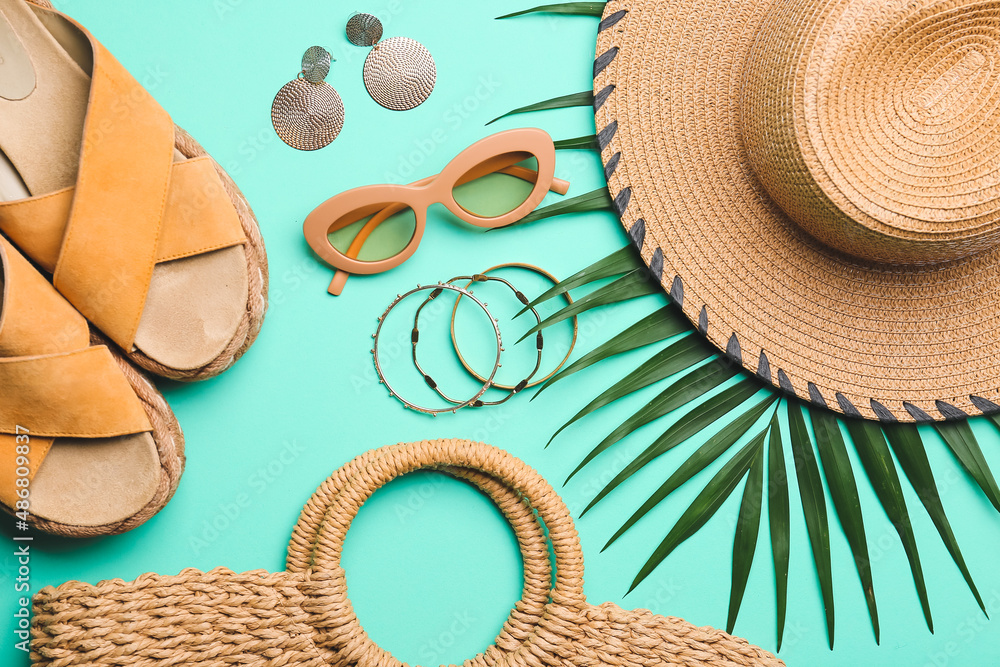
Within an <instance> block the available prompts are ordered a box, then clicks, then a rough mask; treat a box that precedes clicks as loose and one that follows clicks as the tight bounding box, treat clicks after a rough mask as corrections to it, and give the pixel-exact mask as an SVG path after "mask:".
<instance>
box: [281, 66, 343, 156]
mask: <svg viewBox="0 0 1000 667" xmlns="http://www.w3.org/2000/svg"><path fill="white" fill-rule="evenodd" d="M332 60H333V58H332V57H331V56H330V53H329V52H328V51H327V50H326V49H324V48H323V47H321V46H311V47H309V48H308V49H307V50H306V52H305V54H303V56H302V70H301V71H300V72H299V74H298V76H297V77H295V78H294V79H292V80H291V81H289V82H288V83H286V84H285V85H284V86H282V88H281V90H279V91H278V94H277V95H275V97H274V102H273V103H272V104H271V124H272V125H274V131H275V132H277V133H278V137H280V138H281V140H282V141H284V142H285V143H286V144H288V145H289V146H291V147H292V148H297V149H298V150H300V151H314V150H316V149H319V148H323V147H324V146H327V145H329V144H330V142H332V141H333V140H334V139H336V138H337V135H338V134H340V130H341V129H342V128H343V127H344V102H343V100H341V99H340V95H339V94H338V93H337V91H336V90H334V88H333V86H331V85H330V84H328V83H326V81H325V79H326V75H327V74H329V73H330V63H331V62H332Z"/></svg>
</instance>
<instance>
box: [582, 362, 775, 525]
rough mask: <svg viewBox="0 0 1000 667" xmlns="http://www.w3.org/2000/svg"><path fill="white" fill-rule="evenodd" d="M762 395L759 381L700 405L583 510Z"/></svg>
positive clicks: (729, 389) (725, 392)
mask: <svg viewBox="0 0 1000 667" xmlns="http://www.w3.org/2000/svg"><path fill="white" fill-rule="evenodd" d="M759 391H760V383H758V382H757V381H756V380H749V379H748V380H743V381H742V382H740V383H738V384H735V385H733V386H732V387H730V388H728V389H726V390H724V391H722V392H720V393H719V394H717V395H716V396H714V397H712V398H711V399H709V400H707V401H705V402H704V403H700V404H699V405H697V406H696V407H694V408H692V409H691V411H690V412H688V413H687V414H685V415H683V416H682V417H681V418H680V419H678V420H677V421H676V422H675V423H674V424H673V425H672V426H671V427H670V428H668V429H667V430H666V431H665V432H664V433H663V435H661V436H660V437H659V438H657V439H656V440H654V441H653V444H651V445H650V446H649V447H647V448H646V450H645V451H644V452H642V453H641V454H640V455H639V456H638V457H636V458H635V460H633V461H632V462H631V463H629V464H628V465H627V466H625V468H624V469H623V470H622V471H621V472H620V473H618V475H616V476H615V478H614V479H612V480H611V481H610V482H608V484H607V485H606V486H605V487H604V488H603V489H601V491H600V492H599V493H598V494H597V495H596V496H595V497H594V499H593V500H591V501H590V504H589V505H587V507H586V508H584V510H583V514H586V513H587V512H588V511H589V510H590V509H591V508H592V507H593V506H594V505H596V504H597V503H599V502H600V501H601V500H602V499H603V498H604V497H605V496H607V495H608V494H609V493H611V492H612V491H613V490H615V489H616V488H617V487H618V485H620V484H621V483H622V482H624V481H625V480H627V479H628V478H629V477H631V476H632V475H633V474H634V473H635V472H637V471H639V470H641V469H642V468H643V467H645V465H646V464H647V463H649V462H650V461H652V460H653V459H655V458H657V457H658V456H660V455H661V454H665V453H666V452H668V451H670V450H671V449H673V448H674V447H676V446H677V445H679V444H681V443H682V442H684V441H685V440H687V439H688V438H690V437H691V436H693V435H696V434H697V433H699V432H701V431H702V429H704V428H706V427H707V426H709V425H710V424H712V423H714V422H715V421H716V420H717V419H719V418H720V417H722V416H723V415H725V414H726V413H728V412H730V411H731V410H733V409H735V408H736V407H737V406H739V405H740V404H741V403H743V402H744V401H746V400H747V399H748V398H750V397H751V396H753V395H754V394H756V393H757V392H759Z"/></svg>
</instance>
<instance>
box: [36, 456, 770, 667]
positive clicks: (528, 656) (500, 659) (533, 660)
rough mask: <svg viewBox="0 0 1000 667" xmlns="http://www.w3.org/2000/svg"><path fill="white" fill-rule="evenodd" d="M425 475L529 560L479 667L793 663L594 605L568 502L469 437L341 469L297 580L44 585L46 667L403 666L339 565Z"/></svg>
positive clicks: (185, 575) (264, 577) (194, 576)
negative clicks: (355, 524)
mask: <svg viewBox="0 0 1000 667" xmlns="http://www.w3.org/2000/svg"><path fill="white" fill-rule="evenodd" d="M418 469H436V470H440V471H442V472H445V473H448V474H450V475H453V476H455V477H457V478H460V479H464V480H466V481H468V482H470V483H472V484H474V485H476V486H477V487H479V488H480V489H482V490H483V492H484V493H486V494H488V495H489V496H490V497H491V498H493V499H494V501H495V502H496V503H497V505H498V506H499V507H500V509H501V511H502V512H503V513H504V515H505V516H506V517H507V519H508V520H509V521H510V522H511V524H512V526H513V528H514V531H515V533H516V534H517V538H518V543H519V545H520V547H521V551H522V555H523V557H524V560H525V568H524V572H525V577H524V580H525V581H524V593H523V598H522V600H521V601H520V602H519V603H518V604H517V606H516V607H515V609H514V610H513V611H512V612H511V615H510V618H509V619H508V620H507V622H506V624H505V625H504V627H503V630H502V631H501V633H500V635H499V636H498V637H497V640H496V642H495V643H494V645H493V646H491V647H490V648H489V649H487V650H486V651H485V652H484V653H482V654H480V655H478V656H476V657H475V658H472V659H470V660H468V661H466V662H465V663H464V665H466V666H467V667H491V666H493V665H496V666H501V667H506V666H508V665H509V666H514V665H517V666H524V667H527V666H532V667H542V666H546V665H560V666H566V667H570V666H574V667H587V666H591V665H592V666H594V667H597V666H598V665H611V666H621V667H633V666H635V667H638V666H640V665H642V666H653V665H687V666H695V665H705V666H719V667H722V666H727V667H735V666H737V665H766V666H775V667H777V666H778V665H782V664H783V663H782V662H781V661H780V660H778V659H777V658H775V657H774V656H772V655H770V654H769V653H767V652H766V651H763V650H762V649H759V648H757V647H755V646H752V645H750V644H748V643H747V642H746V641H745V640H743V639H739V638H736V637H732V636H730V635H728V634H726V633H724V632H722V631H720V630H716V629H714V628H696V627H694V626H693V625H691V624H689V623H686V622H685V621H683V620H680V619H677V618H669V617H662V616H656V615H654V614H652V613H651V612H649V611H646V610H638V611H625V610H623V609H621V608H619V607H617V606H616V605H614V604H611V603H606V604H603V605H601V606H599V607H596V606H592V605H589V604H587V602H586V599H585V597H584V595H583V556H582V553H581V551H580V544H579V539H578V538H577V534H576V530H575V528H574V527H573V521H572V519H571V518H570V516H569V513H568V511H567V510H566V506H565V505H564V504H563V502H562V500H561V499H560V498H559V496H558V495H557V494H556V492H555V491H554V490H553V489H552V487H551V486H549V485H548V483H546V482H545V480H543V479H542V478H541V477H540V476H539V475H538V474H537V473H536V472H535V471H534V470H532V469H531V468H529V467H528V466H527V465H525V464H524V463H522V462H521V461H519V460H518V459H516V458H514V457H512V456H511V455H509V454H507V453H506V452H503V451H502V450H499V449H496V448H494V447H490V446H488V445H484V444H481V443H473V442H469V441H465V440H438V441H424V442H417V443H409V444H402V445H394V446H392V447H385V448H382V449H379V450H373V451H370V452H368V453H366V454H363V455H362V456H359V457H358V458H356V459H355V460H353V461H351V462H350V463H348V464H347V465H345V466H344V467H343V468H341V469H340V470H339V471H337V472H336V473H334V474H333V476H331V477H330V478H329V479H328V480H327V481H326V482H325V483H324V484H323V485H322V486H321V487H320V488H319V489H318V490H317V491H316V493H315V494H314V495H313V497H312V499H310V501H309V503H308V504H307V505H306V506H305V508H304V509H303V511H302V515H301V517H300V519H299V522H298V524H297V525H296V527H295V530H294V533H293V536H292V539H291V542H290V543H289V548H288V562H287V569H286V571H285V572H280V573H276V574H272V573H268V572H265V571H263V570H257V571H252V572H246V573H243V574H236V573H233V572H230V571H229V570H226V569H221V568H220V569H216V570H212V571H211V572H207V573H203V572H200V571H198V570H184V571H183V572H181V573H180V574H179V575H177V576H170V577H164V576H159V575H156V574H145V575H142V576H141V577H139V578H138V579H136V580H135V581H133V582H124V581H121V580H118V579H115V580H110V581H104V582H101V583H99V584H97V585H96V586H94V585H90V584H85V583H81V582H69V583H66V584H63V585H61V586H59V587H58V588H53V587H46V588H44V589H42V590H41V591H39V592H38V594H36V596H35V599H34V612H35V616H34V621H33V626H32V637H33V638H32V645H31V647H32V660H33V662H34V664H36V665H47V666H50V667H68V666H70V665H100V666H103V665H108V666H110V665H114V666H125V665H129V666H136V667H167V666H168V665H171V666H172V665H181V664H200V665H209V666H212V667H223V666H227V667H228V666H231V665H244V666H250V667H265V666H267V667H274V666H278V665H289V666H292V665H295V666H308V667H325V666H334V665H337V666H339V665H344V666H347V665H358V666H359V667H401V665H402V663H400V662H399V661H397V660H396V659H395V658H393V657H392V656H391V655H390V654H389V653H387V652H386V651H384V650H383V649H381V648H379V647H378V646H376V645H375V644H374V643H373V642H372V641H371V639H370V638H369V637H368V635H367V634H366V633H365V631H364V630H363V629H362V628H361V626H360V624H359V623H358V619H357V618H356V616H355V615H354V612H353V610H352V608H351V603H350V601H349V600H348V597H347V588H346V584H345V577H344V571H343V570H342V569H341V568H340V565H339V560H340V553H341V549H342V547H343V541H344V537H345V535H346V533H347V530H348V528H349V527H350V524H351V521H352V520H353V518H354V516H355V515H356V514H357V512H358V509H359V508H360V507H361V505H362V504H363V503H364V502H365V500H367V498H368V497H370V496H371V494H372V493H374V492H375V490H377V489H378V488H380V487H381V486H383V485H384V484H386V483H387V482H389V481H390V480H392V479H394V478H395V477H398V476H400V475H403V474H406V473H408V472H412V471H414V470H418ZM543 526H544V529H545V531H547V534H548V540H546V537H545V534H546V533H545V532H543ZM550 548H551V550H552V552H553V553H554V568H555V577H554V578H553V577H552V568H553V564H552V563H551V562H550V557H549V549H550Z"/></svg>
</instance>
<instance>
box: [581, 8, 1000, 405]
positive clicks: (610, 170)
mask: <svg viewBox="0 0 1000 667" xmlns="http://www.w3.org/2000/svg"><path fill="white" fill-rule="evenodd" d="M628 12H629V10H628V9H620V10H618V11H616V12H614V13H613V14H611V15H609V16H608V17H607V19H604V20H602V21H601V23H600V25H599V29H598V34H600V33H602V32H605V31H607V30H608V29H609V28H611V27H613V26H614V25H616V24H618V23H619V22H620V21H621V20H622V19H623V18H624V17H625V16H626V15H627V14H628ZM611 19H613V21H612V20H611ZM606 21H607V23H606ZM619 50H620V49H619V47H618V46H612V47H610V48H609V49H608V50H606V51H605V52H604V53H602V54H601V55H599V56H598V57H597V58H596V59H595V60H594V78H595V79H596V78H597V76H598V75H600V74H601V73H602V72H604V71H605V70H606V69H607V68H608V66H610V65H611V64H612V62H614V60H615V59H616V57H617V55H618V53H619ZM615 91H616V84H615V83H606V84H605V85H604V87H603V88H602V89H601V90H600V91H599V92H596V93H595V96H594V112H595V114H596V113H597V112H598V111H600V110H601V109H602V108H603V107H604V106H605V104H606V103H607V101H608V100H609V99H610V98H611V96H612V95H613V94H614V93H615ZM617 130H618V120H617V119H613V120H612V121H610V122H609V123H608V124H607V125H606V126H605V127H604V129H603V130H602V131H601V133H599V134H598V143H599V145H600V147H601V150H602V151H604V150H605V149H606V148H607V147H608V146H610V145H611V144H612V143H613V141H614V139H615V136H616V134H617ZM602 134H603V135H604V136H603V137H602ZM621 160H622V152H621V151H620V150H617V149H615V150H614V152H613V153H612V155H611V156H610V157H609V158H608V160H607V162H604V176H605V180H607V181H610V180H611V177H612V176H613V175H614V174H615V173H616V172H617V170H618V167H619V164H620V162H621ZM602 162H603V159H602ZM609 187H610V184H609ZM625 190H627V191H628V194H627V195H625V197H626V198H627V200H626V201H625V202H624V204H625V206H624V207H623V208H622V210H621V212H620V213H619V216H618V217H619V218H622V217H623V216H624V213H625V209H626V208H627V206H628V203H629V201H630V199H631V194H632V189H631V187H630V186H628V185H623V186H622V189H621V190H619V193H618V196H617V197H616V198H615V200H614V201H615V204H616V205H615V208H616V209H617V208H618V198H620V197H622V193H623V192H624V191H625ZM622 222H623V223H624V222H625V221H624V220H622ZM627 233H628V235H629V237H630V238H631V240H632V242H633V243H634V244H635V246H636V248H637V249H638V250H639V251H640V252H641V251H642V249H643V247H644V244H645V239H646V221H645V219H644V218H641V217H640V218H637V219H636V221H635V222H634V223H633V224H632V227H631V228H630V229H629V230H628V232H627ZM656 257H658V258H659V262H660V264H659V267H660V272H662V270H663V268H664V267H663V266H662V262H663V251H662V249H661V248H659V247H658V248H656V250H655V251H654V253H653V255H651V256H650V261H649V262H648V263H647V266H649V268H650V269H651V271H652V272H653V273H657V271H653V268H654V267H653V266H651V265H652V262H653V259H654V258H656ZM661 286H662V277H661ZM664 289H666V288H665V286H664ZM668 294H669V295H670V297H671V299H672V300H673V301H674V303H675V304H676V305H677V306H678V307H682V306H683V300H684V284H683V279H682V278H681V277H680V276H678V275H675V276H674V277H673V282H672V284H671V287H670V290H669V292H668ZM675 295H676V296H679V297H680V298H676V296H675ZM696 328H697V330H698V332H699V333H700V334H701V335H702V336H705V337H706V338H707V337H708V308H707V306H705V305H702V307H701V310H700V311H699V314H698V322H697V324H696ZM709 342H711V341H709ZM713 347H714V344H713ZM730 348H732V349H734V350H735V349H738V350H739V351H740V354H739V357H738V358H736V357H734V356H733V355H731V354H729V351H730ZM721 352H723V354H726V356H729V357H730V358H734V359H735V360H737V361H739V363H740V365H741V366H742V368H743V369H744V370H746V371H747V372H748V373H749V372H753V371H752V370H751V369H750V368H749V367H748V366H747V365H746V363H744V361H743V359H742V344H741V343H740V341H739V336H738V335H737V334H735V333H734V334H732V336H731V337H730V339H729V341H728V342H727V345H726V350H725V351H721ZM754 375H755V376H756V377H757V378H758V379H759V380H761V381H762V382H765V383H767V384H768V385H770V386H771V387H773V388H774V389H777V390H780V391H783V392H785V393H788V394H791V395H793V396H796V397H798V398H800V399H802V400H808V401H810V402H811V403H813V404H816V405H822V406H824V407H826V408H827V409H829V410H831V411H834V412H836V410H835V409H834V408H832V407H830V405H829V404H828V403H827V401H826V399H825V398H824V397H823V395H822V393H821V391H820V389H819V387H817V386H816V385H815V384H814V383H812V382H807V392H808V393H807V395H799V393H798V392H797V391H796V390H795V388H794V386H793V385H792V383H791V381H790V380H789V378H788V375H787V374H786V373H785V372H784V371H783V370H781V369H780V368H779V369H778V371H777V383H775V378H774V377H773V376H772V371H771V360H770V359H769V358H768V355H767V354H766V352H765V351H764V350H761V352H760V357H759V358H758V362H757V370H756V372H754ZM834 397H835V398H836V401H837V407H839V408H840V411H841V413H842V414H843V415H844V416H845V417H849V418H858V419H869V420H870V419H871V417H866V416H865V415H863V414H862V413H861V411H860V410H859V409H858V408H857V407H856V406H855V405H854V404H853V403H852V402H851V401H850V400H849V399H848V398H847V397H846V396H844V395H843V394H842V393H840V392H835V394H834ZM969 399H970V401H971V402H972V404H973V406H974V407H975V408H976V409H977V410H978V411H979V412H980V413H982V414H984V415H989V414H996V413H1000V405H998V404H997V403H994V402H993V401H990V400H989V399H986V398H982V397H981V396H976V395H972V396H970V397H969ZM869 404H870V406H871V409H872V413H873V414H874V416H875V417H876V418H877V419H878V420H879V421H882V422H884V423H890V422H898V421H899V419H898V417H897V416H896V415H895V414H894V413H893V412H892V410H890V409H889V408H888V407H886V406H885V405H884V404H883V403H880V402H879V401H878V400H876V399H874V398H870V399H869ZM876 406H878V407H877V408H876ZM899 407H900V408H902V411H904V412H905V413H906V414H907V415H909V416H910V417H912V418H913V420H914V421H915V422H916V423H923V422H924V419H923V417H925V416H926V418H927V419H929V420H931V421H939V420H935V419H934V418H933V417H931V416H930V415H929V414H928V413H927V412H926V411H925V410H923V409H922V408H920V407H918V406H916V405H914V404H913V403H910V402H908V401H903V402H901V403H900V405H899ZM935 407H936V408H937V411H938V412H939V413H941V415H942V416H943V417H944V418H945V419H946V420H954V419H964V418H965V417H968V416H969V415H968V413H966V412H964V411H963V410H961V409H960V408H957V407H955V406H954V405H951V404H949V403H947V402H945V401H943V400H938V401H935ZM918 415H919V416H918Z"/></svg>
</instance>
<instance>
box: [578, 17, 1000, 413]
mask: <svg viewBox="0 0 1000 667" xmlns="http://www.w3.org/2000/svg"><path fill="white" fill-rule="evenodd" d="M769 4H770V3H768V2H757V1H756V0H735V1H734V0H668V1H666V2H664V1H663V0H610V1H609V2H608V3H607V6H606V7H605V11H604V18H603V20H602V22H601V24H600V28H599V32H598V37H597V59H596V61H595V64H594V93H595V105H594V106H595V115H596V120H597V129H598V132H599V136H600V137H601V144H602V159H603V162H604V164H605V174H606V176H607V178H608V188H609V190H610V193H611V195H612V197H613V198H614V200H615V205H616V208H617V209H618V211H617V212H618V214H619V217H620V218H621V221H622V224H623V225H624V226H625V228H626V230H628V231H629V234H630V235H631V237H632V239H633V241H634V242H635V243H636V245H637V246H638V247H639V250H640V252H641V254H642V257H643V259H644V261H645V262H646V264H647V265H648V266H649V267H650V269H651V270H652V271H653V273H654V274H655V275H657V277H659V279H660V282H661V284H662V285H663V287H664V289H665V290H666V291H667V292H668V293H669V294H670V295H671V297H672V299H673V300H674V302H675V303H676V304H677V305H678V306H679V307H680V308H681V309H682V310H683V311H684V314H685V315H686V316H687V317H688V318H689V319H690V320H691V321H692V322H693V323H694V325H695V326H696V327H697V328H698V329H699V331H701V333H702V334H704V335H705V336H707V338H708V339H709V340H710V341H711V342H712V343H713V344H714V345H716V346H717V347H718V348H719V349H720V350H722V351H723V352H725V353H727V354H728V355H729V356H730V357H732V358H734V359H735V360H737V361H738V362H739V363H740V364H742V365H743V366H744V367H745V368H746V369H747V370H748V371H750V372H752V373H755V374H757V375H758V376H759V377H761V379H763V380H764V381H766V382H769V383H771V384H773V385H774V386H776V387H778V388H780V389H782V390H784V391H786V392H789V393H793V394H795V395H797V396H799V397H800V398H802V399H803V400H806V401H811V402H812V403H815V404H819V405H823V406H826V407H829V408H830V409H832V410H835V411H837V412H841V413H844V414H846V415H848V416H854V417H864V418H868V419H880V420H882V421H894V420H898V421H908V422H912V421H918V422H919V421H929V420H941V419H958V418H962V417H965V416H966V415H978V414H982V413H984V412H987V413H988V412H994V411H997V410H1000V406H998V403H1000V336H998V335H997V334H998V331H1000V329H998V326H1000V319H998V318H1000V248H996V249H991V250H988V251H985V252H983V253H980V254H978V255H976V256H973V257H971V258H965V259H962V260H956V261H952V262H948V263H944V264H936V265H925V266H912V267H911V266H907V267H901V266H887V265H876V264H873V263H866V262H863V261H861V260H857V259H854V258H852V257H849V256H847V255H844V254H841V253H839V252H837V251H834V250H832V249H829V248H827V247H826V246H824V245H822V244H820V243H819V242H818V241H816V240H815V239H813V238H812V237H811V236H809V235H808V234H806V233H805V232H804V231H802V230H801V229H800V228H798V227H797V226H796V225H795V223H793V222H792V221H791V220H790V219H789V218H788V217H787V216H786V215H785V214H784V213H783V212H782V211H781V209H780V208H779V207H778V206H777V205H776V204H775V203H774V202H773V201H772V200H771V198H770V196H769V195H768V193H767V191H766V190H765V189H764V188H763V186H762V185H761V184H760V182H759V181H758V179H757V177H756V176H755V174H754V172H753V170H752V169H751V167H750V162H749V159H748V156H747V154H746V147H745V145H744V142H743V138H742V126H741V113H742V110H741V108H740V104H739V97H740V87H741V83H742V81H743V70H744V67H745V63H746V59H747V58H746V56H747V53H748V51H749V50H750V47H751V46H752V44H753V42H754V39H755V38H756V36H757V35H758V34H759V31H760V29H761V26H762V22H763V20H764V18H765V15H766V13H767V10H768V7H769Z"/></svg>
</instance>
